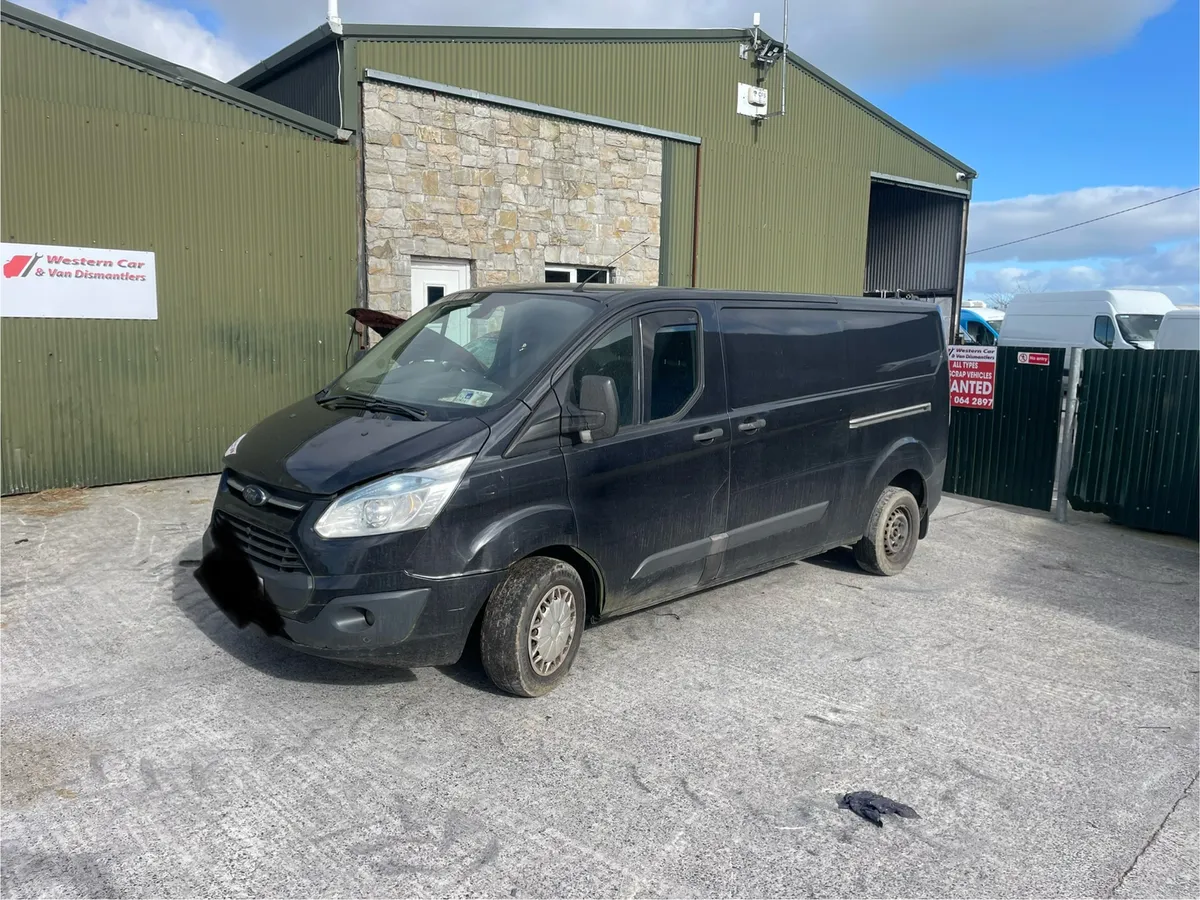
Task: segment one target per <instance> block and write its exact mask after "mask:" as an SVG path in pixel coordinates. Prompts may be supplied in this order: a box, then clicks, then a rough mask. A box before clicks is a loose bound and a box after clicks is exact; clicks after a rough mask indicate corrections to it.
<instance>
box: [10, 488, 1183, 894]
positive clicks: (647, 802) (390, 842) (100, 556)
mask: <svg viewBox="0 0 1200 900" xmlns="http://www.w3.org/2000/svg"><path fill="white" fill-rule="evenodd" d="M215 483H216V481H215V479H212V478H199V479H186V480H180V481H172V482H158V483H153V484H147V485H140V486H139V485H134V486H124V487H114V488H101V489H95V490H90V491H83V492H65V493H59V494H56V495H50V496H48V497H47V496H39V497H33V498H14V499H9V500H5V501H4V502H3V504H2V505H0V511H2V523H0V526H2V535H3V538H2V540H3V557H2V562H3V567H2V581H0V594H2V609H3V616H2V625H3V628H2V631H0V651H2V654H0V657H2V664H3V670H2V681H0V684H2V687H3V706H2V710H0V723H2V728H3V732H2V741H0V748H2V754H3V756H2V761H0V788H2V795H3V796H2V810H3V811H2V816H0V836H2V845H0V850H2V852H0V870H2V889H3V894H4V896H6V897H19V896H35V895H36V896H138V895H143V896H180V897H182V896H214V897H217V896H220V897H225V896H247V895H258V896H327V895H328V896H332V895H341V896H492V897H510V896H512V897H526V896H529V897H534V896H537V897H542V896H563V897H582V896H588V897H593V896H594V897H608V896H622V897H635V896H647V897H648V896H725V895H744V896H777V895H786V896H805V895H809V896H838V895H840V896H856V897H867V896H892V897H895V896H980V897H982V896H989V897H999V896H1092V897H1108V896H1118V897H1134V896H1142V897H1195V896H1198V895H1200V881H1198V875H1197V857H1196V853H1195V848H1196V846H1197V820H1198V818H1200V814H1198V809H1197V788H1196V777H1197V724H1198V723H1197V718H1198V712H1197V708H1198V706H1197V704H1198V693H1197V669H1200V664H1198V663H1197V629H1198V626H1197V622H1198V620H1197V548H1196V545H1195V544H1194V543H1189V542H1186V541H1176V540H1173V539H1164V538H1157V537H1153V536H1148V535H1143V534H1139V533H1136V532H1130V531H1125V530H1121V529H1118V528H1116V527H1113V526H1110V525H1107V524H1096V523H1094V522H1088V523H1085V524H1077V525H1071V526H1060V525H1058V524H1056V523H1055V522H1053V521H1051V520H1049V519H1048V518H1047V517H1042V516H1039V515H1030V514H1024V513H1020V512H1014V511H1010V510H1004V509H999V508H995V507H989V506H985V505H981V504H975V503H970V502H965V501H962V500H956V499H947V500H946V501H945V502H944V503H943V505H942V506H941V507H940V508H939V510H938V512H937V514H936V516H935V519H934V522H933V524H932V528H931V532H930V536H929V538H928V540H926V541H924V542H922V544H921V546H920V548H919V549H918V550H917V554H916V557H915V558H914V560H913V562H912V564H911V566H910V567H909V569H908V571H907V572H906V573H905V574H904V575H902V576H900V577H897V578H891V579H884V578H876V577H872V576H869V575H866V574H864V573H862V572H860V571H859V570H858V569H856V568H855V567H854V566H853V564H852V561H851V559H850V557H849V555H848V554H846V553H833V554H829V555H826V556H824V557H822V558H820V559H817V560H813V561H810V562H805V563H800V564H797V565H793V566H788V567H786V568H782V569H779V570H776V571H774V572H771V573H769V574H767V575H763V576H760V577H757V578H753V579H748V580H745V581H742V582H739V583H736V584H732V585H728V586H726V587H723V588H720V589H717V590H713V591H710V592H708V593H705V594H701V595H698V596H695V597H691V598H688V599H684V600H680V601H676V602H674V603H671V604H669V605H667V606H662V607H658V608H655V609H650V610H646V611H644V612H641V613H637V614H634V615H631V616H628V617H625V618H622V619H618V620H615V621H612V622H609V623H606V624H602V625H599V626H596V627H593V628H590V629H589V630H588V631H587V633H586V634H585V635H584V641H583V646H582V648H581V650H580V653H579V656H578V658H577V660H576V663H575V666H574V668H573V669H572V672H571V675H570V676H569V677H568V678H567V679H566V681H565V682H564V683H563V685H562V686H561V687H560V688H559V689H558V690H557V691H555V692H554V693H552V694H551V695H549V696H547V697H544V698H542V699H539V700H532V701H530V700H518V699H515V698H512V697H508V696H503V695H501V694H499V693H497V692H495V691H494V690H492V689H491V688H490V686H489V684H488V682H487V679H486V677H485V676H484V674H483V672H482V669H481V668H480V666H479V664H478V662H477V661H472V660H471V659H467V660H465V661H464V662H462V663H460V664H458V665H456V666H452V667H446V668H442V669H423V670H415V671H407V670H386V669H385V670H374V669H362V668H351V667H347V666H344V665H340V664H337V663H332V662H325V661H321V660H317V659H313V658H309V657H306V656H301V655H298V654H295V653H292V652H289V651H288V650H287V649H286V648H283V647H280V646H277V645H275V644H272V643H269V642H268V641H267V640H266V639H265V638H263V637H261V636H259V635H257V634H254V633H250V632H241V631H238V630H237V629H236V628H234V627H233V626H232V625H231V624H230V623H229V622H228V620H226V619H225V618H224V616H223V615H222V614H221V613H219V612H218V611H217V610H216V609H215V608H214V607H213V606H212V605H211V603H210V602H209V601H208V600H207V598H205V596H204V595H203V594H202V593H201V592H200V590H199V589H198V587H197V585H196V584H195V581H194V579H193V578H192V571H193V569H192V566H193V565H194V561H195V560H197V559H198V558H199V552H200V550H199V539H200V535H201V533H202V531H203V527H204V524H205V521H206V519H207V516H208V512H209V501H210V498H211V496H212V492H213V490H214V487H215ZM855 790H872V791H876V792H878V793H880V794H883V795H886V796H887V797H890V798H893V799H895V800H898V801H900V802H903V803H906V804H908V805H910V806H912V807H913V808H915V809H916V811H917V812H918V814H919V815H920V818H919V819H911V820H902V819H898V818H895V817H894V816H892V817H888V819H887V821H885V823H884V826H883V827H882V828H876V827H874V826H873V825H871V824H869V823H867V822H865V821H863V820H862V819H859V818H856V817H855V816H854V815H853V813H851V812H850V811H848V810H842V809H839V808H838V806H837V798H838V796H839V795H840V794H842V793H844V792H847V791H855Z"/></svg>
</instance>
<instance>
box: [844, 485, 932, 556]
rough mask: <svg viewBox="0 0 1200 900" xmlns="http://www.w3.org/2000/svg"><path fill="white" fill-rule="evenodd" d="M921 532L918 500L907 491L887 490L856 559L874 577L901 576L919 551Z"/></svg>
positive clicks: (878, 504)
mask: <svg viewBox="0 0 1200 900" xmlns="http://www.w3.org/2000/svg"><path fill="white" fill-rule="evenodd" d="M920 529H921V509H920V507H919V506H917V499H916V498H915V497H914V496H913V495H912V494H910V493H909V492H908V491H906V490H904V488H898V487H887V488H884V491H883V493H882V494H880V495H879V500H878V501H877V502H876V503H875V508H874V509H873V510H871V518H870V519H868V520H867V530H866V533H864V534H863V536H862V538H861V539H860V540H859V542H858V543H857V544H855V545H854V559H855V561H856V562H857V563H858V564H859V566H860V567H861V568H863V569H865V570H866V571H868V572H870V573H871V574H872V575H899V574H900V573H901V572H903V571H904V567H905V566H907V565H908V561H909V560H910V559H912V555H913V552H914V551H915V550H916V549H917V540H918V535H919V533H920Z"/></svg>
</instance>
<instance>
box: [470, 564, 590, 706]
mask: <svg viewBox="0 0 1200 900" xmlns="http://www.w3.org/2000/svg"><path fill="white" fill-rule="evenodd" d="M586 602H587V601H586V596H585V594H584V590H583V581H582V580H581V579H580V577H579V573H578V572H576V571H575V569H573V568H572V567H571V566H569V565H567V563H565V562H563V561H562V560H558V559H550V558H548V557H544V556H534V557H531V558H529V559H524V560H521V562H519V563H517V564H516V565H514V566H513V567H512V568H511V569H510V570H509V573H508V577H507V578H506V579H505V580H504V583H503V584H501V585H500V587H498V588H496V590H495V591H494V592H493V593H492V596H491V597H490V598H489V599H488V602H487V609H486V610H485V611H484V614H483V628H482V630H481V632H480V635H479V650H480V656H481V657H482V658H483V668H484V669H485V670H486V671H487V673H488V677H489V678H491V679H492V681H493V683H495V685H496V687H498V688H500V689H501V690H504V691H508V693H510V694H516V695H517V696H519V697H540V696H542V695H543V694H546V693H549V692H550V691H552V690H553V689H554V688H555V687H557V685H558V683H559V682H560V681H562V680H563V678H565V677H566V675H567V670H569V669H570V668H571V663H572V662H573V661H574V659H575V654H576V652H577V651H578V650H579V641H580V639H581V638H582V636H583V624H584V614H585V612H586V609H585V607H586Z"/></svg>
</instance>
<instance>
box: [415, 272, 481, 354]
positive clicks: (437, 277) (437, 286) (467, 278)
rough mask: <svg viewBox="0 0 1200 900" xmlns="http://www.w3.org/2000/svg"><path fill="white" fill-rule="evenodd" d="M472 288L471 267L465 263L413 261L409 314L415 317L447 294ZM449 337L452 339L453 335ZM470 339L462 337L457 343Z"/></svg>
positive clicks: (463, 342) (469, 337)
mask: <svg viewBox="0 0 1200 900" xmlns="http://www.w3.org/2000/svg"><path fill="white" fill-rule="evenodd" d="M470 286H471V267H470V266H469V265H468V264H467V263H465V262H464V263H456V262H422V261H420V260H413V263H412V294H411V296H410V298H409V312H410V313H411V314H414V315H415V314H416V313H419V312H420V311H421V310H423V309H424V308H425V307H426V306H428V305H429V304H430V303H435V302H437V301H438V300H441V299H442V298H443V297H445V296H446V295H447V294H453V293H454V292H455V291H465V290H466V289H467V288H469V287H470ZM464 322H465V320H464ZM447 336H448V337H451V335H447ZM470 339H471V336H470V335H462V340H460V341H457V343H458V344H459V345H460V346H461V345H462V344H465V343H466V342H467V341H469V340H470Z"/></svg>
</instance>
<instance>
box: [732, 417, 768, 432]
mask: <svg viewBox="0 0 1200 900" xmlns="http://www.w3.org/2000/svg"><path fill="white" fill-rule="evenodd" d="M766 427H767V420H766V419H747V420H746V421H745V422H742V423H741V424H740V425H738V431H740V432H741V433H742V434H754V432H756V431H758V430H759V429H760V428H766Z"/></svg>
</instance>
